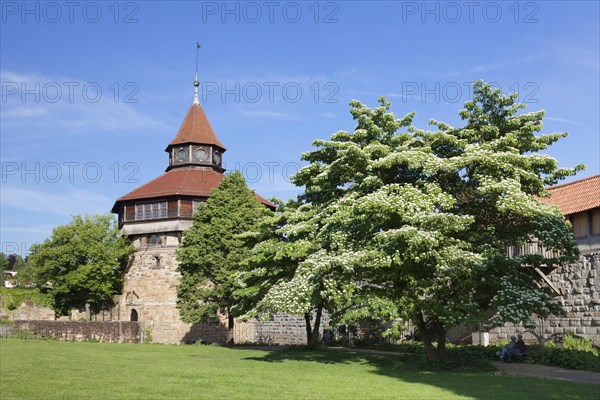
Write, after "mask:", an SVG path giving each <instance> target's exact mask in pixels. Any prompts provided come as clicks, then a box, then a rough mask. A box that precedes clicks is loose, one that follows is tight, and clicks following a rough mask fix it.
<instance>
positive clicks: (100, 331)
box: [13, 321, 143, 343]
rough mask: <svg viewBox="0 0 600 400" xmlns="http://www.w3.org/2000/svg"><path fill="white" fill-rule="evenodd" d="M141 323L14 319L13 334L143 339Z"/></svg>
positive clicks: (84, 339) (97, 339) (39, 337)
mask: <svg viewBox="0 0 600 400" xmlns="http://www.w3.org/2000/svg"><path fill="white" fill-rule="evenodd" d="M142 325H143V324H141V323H139V322H128V321H107V322H95V321H89V322H86V321H77V322H74V321H14V323H13V335H19V334H22V335H23V337H25V338H27V337H30V335H31V334H33V335H34V336H33V337H34V338H36V339H42V338H56V339H59V340H71V341H78V342H81V341H98V342H120V343H121V342H127V343H137V342H140V341H142V340H143V327H142Z"/></svg>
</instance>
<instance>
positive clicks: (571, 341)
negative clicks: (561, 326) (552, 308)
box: [563, 331, 598, 355]
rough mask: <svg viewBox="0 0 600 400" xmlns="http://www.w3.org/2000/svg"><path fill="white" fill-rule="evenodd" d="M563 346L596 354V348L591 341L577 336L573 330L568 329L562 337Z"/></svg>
mask: <svg viewBox="0 0 600 400" xmlns="http://www.w3.org/2000/svg"><path fill="white" fill-rule="evenodd" d="M563 347H564V348H565V349H569V350H578V351H586V352H590V353H594V354H596V355H598V350H596V349H595V348H594V345H593V344H592V341H591V340H590V339H586V338H577V337H575V335H574V334H573V331H568V332H567V334H566V335H565V337H564V339H563Z"/></svg>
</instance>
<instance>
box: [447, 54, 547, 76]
mask: <svg viewBox="0 0 600 400" xmlns="http://www.w3.org/2000/svg"><path fill="white" fill-rule="evenodd" d="M543 57H544V56H543V54H536V55H532V56H527V57H524V58H518V59H513V60H506V61H498V62H493V63H489V64H482V65H476V66H474V67H472V68H469V69H467V70H464V71H453V72H449V73H447V74H445V75H444V76H447V77H449V76H460V75H469V74H476V73H482V72H489V71H498V70H502V69H506V68H514V67H516V66H519V65H521V64H527V63H530V62H534V61H538V60H540V59H542V58H543Z"/></svg>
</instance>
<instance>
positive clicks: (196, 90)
mask: <svg viewBox="0 0 600 400" xmlns="http://www.w3.org/2000/svg"><path fill="white" fill-rule="evenodd" d="M199 50H200V43H198V38H196V80H195V81H194V104H200V102H199V101H198V86H200V82H199V81H198V52H199Z"/></svg>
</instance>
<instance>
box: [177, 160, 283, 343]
mask: <svg viewBox="0 0 600 400" xmlns="http://www.w3.org/2000/svg"><path fill="white" fill-rule="evenodd" d="M269 214H271V212H270V211H269V209H268V208H266V207H265V206H264V205H263V204H261V203H259V202H258V201H257V200H256V196H255V194H254V192H252V191H251V190H250V189H248V187H247V186H246V181H245V179H244V177H243V175H242V174H241V173H240V172H239V171H235V172H233V173H231V174H229V175H227V176H226V177H225V178H224V179H223V181H222V182H221V184H220V185H219V187H218V188H217V189H214V190H213V191H212V192H211V196H210V198H209V199H208V200H207V201H206V202H204V203H201V204H200V205H199V207H198V212H197V213H196V215H195V217H194V223H193V225H192V227H191V228H189V229H188V230H187V231H185V233H184V237H183V243H182V245H181V248H180V249H179V250H178V252H177V259H178V260H179V262H180V266H179V271H180V272H181V283H180V285H179V286H178V287H177V306H178V308H179V310H180V315H181V319H182V320H183V321H185V322H192V323H193V322H200V321H210V320H214V319H215V318H218V317H219V316H220V315H227V317H228V341H232V340H233V324H234V318H235V317H237V316H239V315H241V312H242V310H243V308H242V307H236V305H237V303H238V297H237V296H236V295H235V291H236V290H237V289H238V288H239V286H238V285H239V281H238V279H237V278H238V275H239V274H240V271H241V263H242V262H243V261H244V260H245V259H246V258H247V257H248V254H249V252H250V250H251V249H252V247H253V246H254V243H252V240H251V239H248V235H247V233H248V232H255V231H258V230H260V229H261V226H262V223H261V221H262V220H263V219H264V218H266V217H268V216H269ZM244 234H246V236H244Z"/></svg>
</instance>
